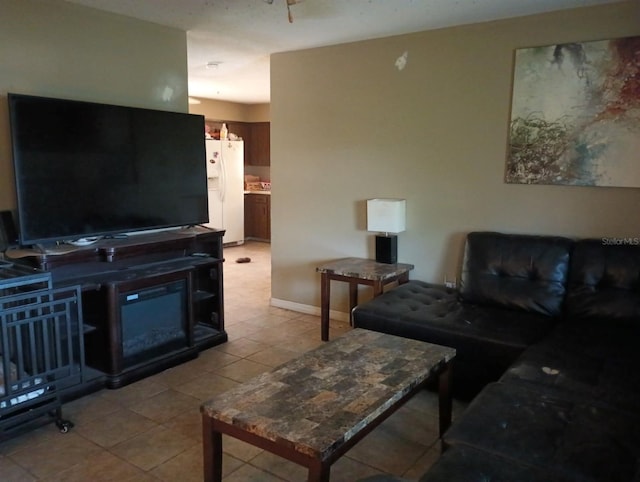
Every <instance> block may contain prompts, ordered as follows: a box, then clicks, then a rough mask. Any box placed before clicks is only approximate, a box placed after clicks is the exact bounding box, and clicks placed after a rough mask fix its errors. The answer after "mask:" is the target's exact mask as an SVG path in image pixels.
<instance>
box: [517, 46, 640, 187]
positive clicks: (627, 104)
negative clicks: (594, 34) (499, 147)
mask: <svg viewBox="0 0 640 482" xmlns="http://www.w3.org/2000/svg"><path fill="white" fill-rule="evenodd" d="M505 181H506V182H507V183H517V184H562V185H573V186H621V187H640V36H639V37H626V38H619V39H613V40H603V41H595V42H582V43H564V44H557V45H550V46H545V47H534V48H525V49H518V50H516V54H515V68H514V78H513V96H512V105H511V123H510V133H509V146H508V154H507V163H506V173H505Z"/></svg>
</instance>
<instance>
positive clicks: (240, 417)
mask: <svg viewBox="0 0 640 482" xmlns="http://www.w3.org/2000/svg"><path fill="white" fill-rule="evenodd" d="M454 356H455V350H454V349H453V348H448V347H444V346H439V345H433V344H430V343H425V342H421V341H417V340H411V339H408V338H401V337H397V336H392V335H387V334H383V333H378V332H374V331H369V330H364V329H360V328H356V329H354V330H351V331H349V332H347V333H346V334H345V335H342V336H341V337H339V338H337V339H335V340H333V341H331V342H329V343H326V344H324V345H321V346H320V347H319V348H316V349H314V350H311V351H309V352H307V353H305V354H304V355H302V356H301V357H299V358H297V359H294V360H291V361H289V362H287V363H285V364H284V365H281V366H280V367H277V368H275V369H273V370H272V371H270V372H266V373H263V374H262V375H259V376H257V377H255V378H253V379H252V380H249V381H248V382H246V383H244V384H242V385H240V386H239V387H236V388H234V389H232V390H230V391H228V392H225V393H223V394H221V395H219V396H217V397H215V398H213V399H212V400H209V401H208V402H205V403H204V404H203V405H202V407H201V411H202V413H203V414H206V415H208V416H209V417H211V418H213V419H215V420H219V421H222V422H224V423H227V424H229V425H233V426H235V427H238V428H240V429H242V430H244V431H245V432H250V433H253V434H255V435H258V436H260V437H262V438H265V439H268V440H271V441H274V442H277V443H278V444H282V445H286V446H288V447H290V448H292V449H294V450H296V451H298V452H301V453H303V454H306V455H310V456H312V457H315V458H319V459H322V460H324V459H325V458H326V457H329V456H330V455H331V454H332V452H333V451H334V450H335V449H337V448H338V447H340V446H341V445H342V444H343V443H344V442H346V441H347V440H349V439H350V438H351V437H352V436H354V435H355V434H357V433H358V432H359V431H361V430H362V429H364V428H365V427H366V426H367V425H368V424H369V423H370V422H371V421H372V420H374V419H375V418H377V417H378V416H379V415H380V414H382V413H384V412H385V411H386V410H387V409H389V408H390V407H392V406H393V405H394V404H395V403H396V402H398V400H400V399H402V398H403V396H404V395H406V394H407V393H409V392H410V391H411V390H412V389H414V388H415V387H416V386H418V385H419V384H421V383H423V382H424V381H426V380H427V379H428V378H430V377H431V376H432V375H433V374H435V373H436V372H437V371H438V369H439V368H441V367H442V365H443V364H445V363H447V362H449V361H450V360H452V359H453V358H454Z"/></svg>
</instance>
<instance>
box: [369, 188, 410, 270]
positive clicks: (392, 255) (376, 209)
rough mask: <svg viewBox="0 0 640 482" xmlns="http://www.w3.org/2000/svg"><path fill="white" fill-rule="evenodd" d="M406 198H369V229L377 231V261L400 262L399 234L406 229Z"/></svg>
mask: <svg viewBox="0 0 640 482" xmlns="http://www.w3.org/2000/svg"><path fill="white" fill-rule="evenodd" d="M406 204H407V201H406V199H367V231H373V232H377V233H378V234H377V235H376V261H377V262H378V263H387V264H396V263H397V262H398V236H396V234H397V233H401V232H402V231H404V230H405V223H406Z"/></svg>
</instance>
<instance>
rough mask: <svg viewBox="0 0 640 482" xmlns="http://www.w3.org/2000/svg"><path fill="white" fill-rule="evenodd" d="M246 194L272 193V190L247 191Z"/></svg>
mask: <svg viewBox="0 0 640 482" xmlns="http://www.w3.org/2000/svg"><path fill="white" fill-rule="evenodd" d="M244 193H245V194H269V195H271V191H245V192H244Z"/></svg>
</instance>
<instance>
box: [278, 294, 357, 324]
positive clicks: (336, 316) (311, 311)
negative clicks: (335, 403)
mask: <svg viewBox="0 0 640 482" xmlns="http://www.w3.org/2000/svg"><path fill="white" fill-rule="evenodd" d="M271 306H275V307H276V308H284V309H285V310H291V311H296V312H298V313H304V314H306V315H315V316H320V308H319V307H317V306H313V305H305V304H302V303H296V302H294V301H287V300H280V299H278V298H271ZM329 318H331V319H332V320H338V321H346V322H347V323H348V322H349V314H348V313H344V312H342V311H335V310H329Z"/></svg>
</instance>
